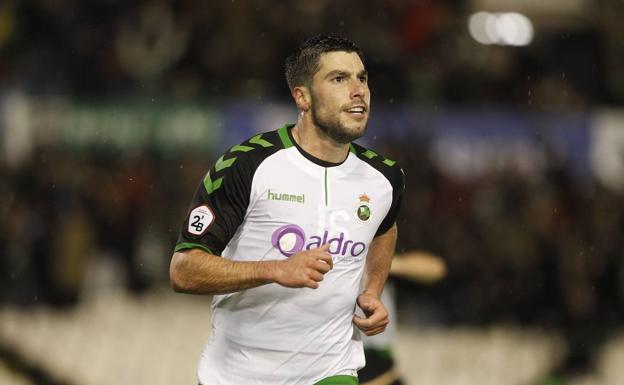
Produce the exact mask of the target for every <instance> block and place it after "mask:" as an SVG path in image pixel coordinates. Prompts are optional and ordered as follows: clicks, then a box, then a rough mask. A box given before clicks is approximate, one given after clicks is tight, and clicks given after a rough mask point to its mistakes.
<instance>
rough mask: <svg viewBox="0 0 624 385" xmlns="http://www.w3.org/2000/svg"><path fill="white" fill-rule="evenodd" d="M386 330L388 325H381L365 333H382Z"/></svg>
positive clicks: (369, 334) (371, 334)
mask: <svg viewBox="0 0 624 385" xmlns="http://www.w3.org/2000/svg"><path fill="white" fill-rule="evenodd" d="M385 331H386V327H385V326H384V327H380V328H376V329H372V330H367V331H365V332H364V334H366V335H367V336H369V337H370V336H374V335H377V334H380V333H383V332H385Z"/></svg>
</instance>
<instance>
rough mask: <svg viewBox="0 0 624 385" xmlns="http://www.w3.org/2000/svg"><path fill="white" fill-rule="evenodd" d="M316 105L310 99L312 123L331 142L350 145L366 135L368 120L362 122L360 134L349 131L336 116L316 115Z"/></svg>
mask: <svg viewBox="0 0 624 385" xmlns="http://www.w3.org/2000/svg"><path fill="white" fill-rule="evenodd" d="M316 107H317V104H316V102H315V101H314V98H313V99H312V108H311V112H312V121H313V123H314V124H315V125H316V126H317V127H318V128H320V129H321V131H323V132H324V133H325V135H327V136H329V137H330V138H331V139H332V140H333V141H335V142H337V143H341V144H347V143H351V142H353V141H354V140H356V139H359V138H361V137H362V136H364V134H365V133H366V129H367V128H368V120H366V121H365V122H364V127H363V129H362V131H361V132H356V131H350V130H349V129H348V128H347V127H345V126H343V125H342V124H341V123H340V117H339V116H338V115H334V116H329V117H327V118H325V117H322V116H320V115H319V114H318V110H317V108H316Z"/></svg>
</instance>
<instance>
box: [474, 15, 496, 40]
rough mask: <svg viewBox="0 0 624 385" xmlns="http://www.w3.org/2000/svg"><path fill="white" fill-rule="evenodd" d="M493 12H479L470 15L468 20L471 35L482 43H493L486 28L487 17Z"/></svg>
mask: <svg viewBox="0 0 624 385" xmlns="http://www.w3.org/2000/svg"><path fill="white" fill-rule="evenodd" d="M490 16H491V14H490V13H487V12H477V13H474V14H472V15H471V16H470V19H469V20H468V29H469V30H470V36H472V38H473V39H475V40H476V41H478V42H479V43H481V44H492V40H490V38H489V36H488V34H487V31H486V30H485V28H486V23H487V18H488V17H490Z"/></svg>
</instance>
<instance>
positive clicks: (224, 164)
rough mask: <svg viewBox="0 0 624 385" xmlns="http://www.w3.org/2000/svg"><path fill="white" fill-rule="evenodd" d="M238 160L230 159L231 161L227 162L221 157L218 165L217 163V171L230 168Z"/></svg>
mask: <svg viewBox="0 0 624 385" xmlns="http://www.w3.org/2000/svg"><path fill="white" fill-rule="evenodd" d="M236 159H238V158H236V157H234V158H230V159H227V160H223V156H221V157H220V158H219V159H218V160H217V163H215V171H216V172H219V171H221V170H223V169H225V168H228V167H230V166H231V165H233V164H234V162H236Z"/></svg>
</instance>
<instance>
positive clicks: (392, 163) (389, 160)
mask: <svg viewBox="0 0 624 385" xmlns="http://www.w3.org/2000/svg"><path fill="white" fill-rule="evenodd" d="M382 163H383V164H385V165H386V166H390V167H392V166H394V164H395V163H396V162H395V161H394V160H391V159H386V160H384V161H383V162H382Z"/></svg>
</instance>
